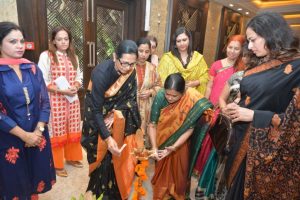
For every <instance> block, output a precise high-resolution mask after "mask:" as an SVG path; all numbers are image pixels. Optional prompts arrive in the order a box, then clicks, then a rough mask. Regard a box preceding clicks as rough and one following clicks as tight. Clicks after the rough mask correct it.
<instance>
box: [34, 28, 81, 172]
mask: <svg viewBox="0 0 300 200" xmlns="http://www.w3.org/2000/svg"><path fill="white" fill-rule="evenodd" d="M38 65H39V67H40V69H41V71H42V72H43V76H44V80H45V82H46V85H47V88H48V91H49V95H50V103H51V116H50V123H49V133H50V138H51V146H52V152H53V160H54V166H55V169H56V174H57V175H58V176H63V177H66V176H68V174H67V172H66V170H65V169H64V159H66V161H67V163H68V164H70V165H72V166H74V167H79V168H81V167H83V165H82V163H81V162H80V160H82V149H81V145H80V139H81V129H80V103H79V99H78V98H76V95H77V91H78V89H79V88H80V87H81V80H82V73H81V72H80V69H79V66H78V59H77V56H76V55H75V52H74V47H73V45H72V37H71V33H70V31H69V30H67V29H66V28H64V27H56V28H55V29H54V30H53V31H52V34H51V40H50V46H49V50H48V51H45V52H43V53H42V54H41V55H40V59H39V63H38ZM63 77H64V78H65V79H66V81H67V82H68V83H69V84H70V86H69V87H68V88H67V89H65V88H60V87H58V85H57V83H56V81H57V80H58V78H63ZM67 98H68V99H67Z"/></svg>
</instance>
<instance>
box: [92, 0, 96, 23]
mask: <svg viewBox="0 0 300 200" xmlns="http://www.w3.org/2000/svg"><path fill="white" fill-rule="evenodd" d="M94 21H95V17H94V0H92V22H94Z"/></svg>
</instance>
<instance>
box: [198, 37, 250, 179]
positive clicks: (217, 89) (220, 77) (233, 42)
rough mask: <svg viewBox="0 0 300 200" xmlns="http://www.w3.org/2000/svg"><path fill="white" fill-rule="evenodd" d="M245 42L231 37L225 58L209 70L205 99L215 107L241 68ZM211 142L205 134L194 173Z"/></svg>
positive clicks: (208, 151)
mask: <svg viewBox="0 0 300 200" xmlns="http://www.w3.org/2000/svg"><path fill="white" fill-rule="evenodd" d="M244 42H245V38H244V36H242V35H233V36H231V37H230V38H229V40H228V43H227V45H226V55H227V57H226V58H224V59H221V60H217V61H215V62H214V63H213V64H212V66H211V67H210V70H209V76H210V77H209V82H208V84H207V87H206V92H205V97H206V98H208V99H209V100H210V101H211V102H212V103H213V104H214V105H215V107H216V106H217V104H218V102H219V96H220V95H221V92H222V90H223V87H224V86H225V83H226V82H227V80H228V79H229V78H230V76H231V75H232V74H233V73H234V72H235V71H236V70H239V69H240V68H243V67H244V65H243V62H242V60H241V56H242V45H243V43H244ZM218 113H219V111H218V109H217V110H216V111H215V113H214V119H213V120H215V118H216V116H217V115H218ZM212 146H213V145H212V141H211V139H210V137H209V134H206V136H205V138H204V140H203V142H202V147H201V150H200V153H199V155H198V159H197V162H196V166H195V173H196V174H197V175H201V173H202V170H203V168H204V166H205V163H206V161H207V159H208V156H209V154H210V151H211V149H212Z"/></svg>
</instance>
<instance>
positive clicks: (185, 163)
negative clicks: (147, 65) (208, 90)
mask: <svg viewBox="0 0 300 200" xmlns="http://www.w3.org/2000/svg"><path fill="white" fill-rule="evenodd" d="M164 88H165V89H162V90H160V91H158V93H157V95H156V97H155V99H154V102H153V105H152V110H151V117H150V126H149V136H150V140H151V143H152V147H153V151H154V152H155V153H154V154H153V157H154V158H155V159H156V160H158V162H157V163H156V166H155V172H154V176H153V179H152V184H153V199H164V198H167V197H169V196H172V197H173V198H175V199H178V200H181V199H185V194H186V190H187V186H188V185H189V184H188V182H189V177H190V168H191V167H192V166H193V165H194V163H195V159H194V160H193V159H190V158H192V157H194V158H195V157H196V156H193V155H192V154H194V153H195V154H196V153H197V151H196V152H190V150H191V149H190V146H189V143H190V142H189V140H188V139H189V137H190V136H191V135H193V136H195V134H197V133H199V135H201V134H202V135H204V134H205V131H206V130H202V131H200V132H198V131H195V130H196V129H194V127H195V125H196V122H197V120H198V119H199V118H200V117H201V115H202V114H203V113H204V114H205V115H206V114H209V113H208V111H207V109H209V108H210V107H211V106H212V105H211V103H210V102H209V101H208V100H207V99H206V98H203V96H202V95H201V94H200V93H199V92H198V91H197V90H196V89H194V88H188V89H187V90H185V80H184V78H183V77H182V76H181V75H180V74H179V73H175V74H171V75H169V76H168V77H167V79H166V81H165V84H164ZM206 127H208V126H206ZM201 138H203V136H202V137H201ZM196 141H199V143H201V141H200V140H196ZM197 146H200V145H199V144H198V145H197ZM198 150H199V149H198ZM190 155H191V157H190Z"/></svg>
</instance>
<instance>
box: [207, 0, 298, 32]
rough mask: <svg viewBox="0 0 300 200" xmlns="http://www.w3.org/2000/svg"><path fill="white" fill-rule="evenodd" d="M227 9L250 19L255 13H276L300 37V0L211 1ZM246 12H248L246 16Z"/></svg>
mask: <svg viewBox="0 0 300 200" xmlns="http://www.w3.org/2000/svg"><path fill="white" fill-rule="evenodd" d="M213 1H215V2H217V3H220V4H222V5H224V6H226V7H228V8H231V9H233V10H236V11H237V12H240V13H241V14H243V15H244V16H249V17H252V16H254V15H255V14H256V13H260V12H264V11H271V12H278V13H280V14H282V15H283V17H284V18H285V19H286V20H287V22H288V23H289V24H290V26H291V27H292V29H293V30H294V32H295V34H296V35H297V36H298V37H300V0H213ZM241 9H242V10H241ZM246 12H249V13H247V14H246Z"/></svg>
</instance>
